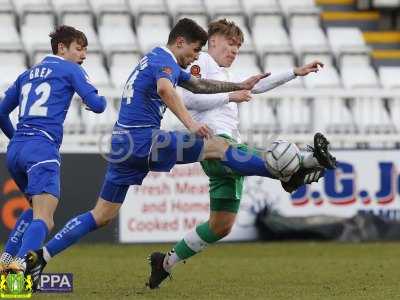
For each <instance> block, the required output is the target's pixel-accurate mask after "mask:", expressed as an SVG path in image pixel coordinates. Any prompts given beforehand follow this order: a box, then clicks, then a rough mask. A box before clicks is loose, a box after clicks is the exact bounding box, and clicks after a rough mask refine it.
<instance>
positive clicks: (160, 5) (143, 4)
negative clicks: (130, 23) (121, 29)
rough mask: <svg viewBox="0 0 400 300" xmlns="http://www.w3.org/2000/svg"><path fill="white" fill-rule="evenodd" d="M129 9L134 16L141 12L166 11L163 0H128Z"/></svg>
mask: <svg viewBox="0 0 400 300" xmlns="http://www.w3.org/2000/svg"><path fill="white" fill-rule="evenodd" d="M128 4H129V9H130V11H131V13H132V14H133V15H134V16H138V15H140V14H143V13H159V14H161V13H162V14H163V13H165V12H166V11H167V6H166V5H165V1H164V0H146V1H143V0H128Z"/></svg>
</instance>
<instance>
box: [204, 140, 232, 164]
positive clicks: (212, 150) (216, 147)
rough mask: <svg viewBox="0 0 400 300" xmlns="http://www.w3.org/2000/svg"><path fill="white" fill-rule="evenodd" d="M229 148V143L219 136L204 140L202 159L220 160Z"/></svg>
mask: <svg viewBox="0 0 400 300" xmlns="http://www.w3.org/2000/svg"><path fill="white" fill-rule="evenodd" d="M228 147H229V141H227V140H226V139H224V138H221V137H219V136H215V137H212V138H211V139H209V140H206V142H205V146H204V149H205V151H204V159H222V158H223V157H224V155H225V152H226V150H227V149H228Z"/></svg>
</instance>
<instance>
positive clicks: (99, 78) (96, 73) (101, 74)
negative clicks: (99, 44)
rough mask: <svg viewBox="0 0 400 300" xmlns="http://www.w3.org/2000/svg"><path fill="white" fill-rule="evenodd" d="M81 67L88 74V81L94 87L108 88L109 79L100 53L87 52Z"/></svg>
mask: <svg viewBox="0 0 400 300" xmlns="http://www.w3.org/2000/svg"><path fill="white" fill-rule="evenodd" d="M82 66H83V68H84V69H85V70H86V72H87V73H88V75H89V79H90V81H91V82H92V83H93V84H94V85H95V86H103V87H107V86H110V79H109V76H108V73H107V70H106V68H105V67H104V63H103V56H102V54H101V52H88V53H87V56H86V60H85V61H84V63H83V64H82Z"/></svg>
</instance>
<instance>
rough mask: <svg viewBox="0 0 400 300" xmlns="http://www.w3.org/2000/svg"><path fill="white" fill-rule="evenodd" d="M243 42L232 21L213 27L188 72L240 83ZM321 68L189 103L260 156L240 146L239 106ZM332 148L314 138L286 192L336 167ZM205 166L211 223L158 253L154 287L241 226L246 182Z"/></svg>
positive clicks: (217, 165) (215, 164)
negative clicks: (235, 66) (237, 70)
mask: <svg viewBox="0 0 400 300" xmlns="http://www.w3.org/2000/svg"><path fill="white" fill-rule="evenodd" d="M243 40H244V39H243V33H242V31H241V29H240V28H239V27H238V26H237V25H236V24H235V23H233V22H229V21H227V20H226V19H222V20H218V21H215V22H212V23H210V24H209V26H208V53H206V52H202V53H201V54H200V56H199V59H198V60H197V61H195V62H194V63H193V64H192V65H191V66H189V67H188V70H190V72H191V74H192V75H193V76H196V77H199V78H202V79H212V80H224V81H226V80H229V81H240V80H239V78H235V76H234V74H232V73H231V72H230V70H229V67H230V66H231V65H232V63H233V62H234V60H235V58H236V57H237V55H238V53H239V48H240V47H241V45H242V43H243ZM319 67H323V64H322V63H321V62H319V61H314V62H312V63H310V64H307V65H305V66H302V67H298V68H294V69H293V70H288V71H287V72H286V73H283V74H277V75H274V74H272V75H271V76H270V77H268V78H264V79H262V80H261V81H260V82H259V83H257V84H256V86H255V87H254V88H253V89H252V91H248V90H242V91H235V92H230V93H220V94H213V95H205V94H193V93H191V92H190V91H188V90H183V99H184V102H185V106H186V107H187V108H188V109H189V111H190V112H191V114H192V116H193V118H194V119H195V120H196V121H198V122H201V123H204V124H207V125H208V126H209V127H210V128H211V129H212V130H213V132H214V134H216V135H219V136H221V137H224V138H225V139H227V140H229V141H230V142H231V143H233V144H236V145H237V146H238V147H239V149H241V150H244V151H249V152H256V150H253V149H248V147H247V146H246V145H244V144H238V143H240V135H239V130H238V125H239V118H238V106H237V103H241V102H247V101H249V100H251V98H252V96H251V94H252V93H253V94H258V93H264V92H267V91H269V90H271V89H273V88H275V87H277V86H279V85H282V84H284V83H286V82H288V81H290V80H292V79H294V78H296V76H305V75H307V74H309V73H311V72H317V71H318V70H319ZM327 145H328V142H327V140H326V139H325V137H324V136H323V135H322V134H320V133H317V134H316V135H315V137H314V151H313V153H311V154H309V155H307V156H305V157H303V166H302V168H300V170H299V171H298V172H297V173H296V174H295V175H293V176H292V178H290V180H289V182H282V186H283V187H284V189H285V190H286V191H288V192H292V191H294V190H295V189H297V188H298V187H300V186H301V185H303V184H305V183H311V182H313V181H317V180H318V179H319V178H321V177H322V176H323V171H321V170H323V168H329V169H332V168H334V167H335V164H336V161H335V158H334V157H332V156H331V155H330V154H329V152H328V151H327ZM201 165H202V167H203V170H204V172H205V173H206V174H207V176H208V177H209V178H210V183H209V184H210V208H211V212H210V218H209V220H208V221H207V222H205V223H203V224H200V225H198V226H197V227H196V228H195V229H194V230H192V231H191V232H189V233H187V234H186V235H185V237H184V238H183V239H182V240H181V241H179V242H178V243H177V244H176V245H175V246H174V248H173V249H172V250H171V251H169V252H168V253H167V254H164V253H160V252H154V253H152V255H151V261H152V271H151V275H150V278H149V282H148V285H149V286H150V288H156V287H158V286H159V284H160V283H161V282H162V281H163V280H164V279H165V278H167V277H168V275H169V274H170V272H171V269H172V268H173V267H174V266H175V265H176V264H177V263H178V262H179V261H181V260H185V259H188V258H189V257H191V256H193V255H195V254H197V253H198V252H200V251H201V250H203V249H204V248H206V247H207V246H208V245H209V244H212V243H215V242H217V241H218V240H220V239H222V238H223V237H225V236H226V235H228V234H229V232H230V231H231V228H232V226H233V224H234V222H235V218H236V214H237V211H238V209H239V204H240V199H241V197H242V189H243V180H244V177H243V176H241V175H239V174H237V173H235V172H232V171H231V170H229V169H227V168H226V167H224V166H223V165H222V164H221V162H220V161H218V160H204V161H202V162H201ZM157 261H158V262H159V263H158V264H155V263H154V262H157ZM161 262H162V263H161Z"/></svg>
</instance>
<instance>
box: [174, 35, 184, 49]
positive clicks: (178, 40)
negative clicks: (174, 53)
mask: <svg viewBox="0 0 400 300" xmlns="http://www.w3.org/2000/svg"><path fill="white" fill-rule="evenodd" d="M184 44H185V39H184V38H183V37H182V36H178V37H177V38H176V46H177V47H178V48H182V47H183V45H184Z"/></svg>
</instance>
